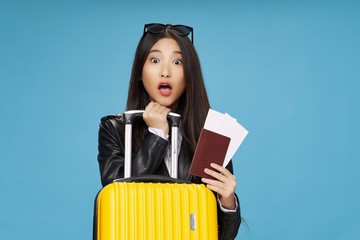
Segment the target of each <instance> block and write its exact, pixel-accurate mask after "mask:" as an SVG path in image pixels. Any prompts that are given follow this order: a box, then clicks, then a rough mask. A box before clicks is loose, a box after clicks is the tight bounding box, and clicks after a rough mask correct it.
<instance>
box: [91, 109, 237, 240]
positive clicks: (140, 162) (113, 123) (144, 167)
mask: <svg viewBox="0 0 360 240" xmlns="http://www.w3.org/2000/svg"><path fill="white" fill-rule="evenodd" d="M123 129H124V123H123V120H122V117H121V116H117V115H110V116H106V117H103V118H102V119H101V123H100V128H99V154H98V161H99V167H100V174H101V182H102V185H103V186H105V185H107V184H109V183H112V182H113V180H114V179H117V178H123V177H124V144H123V138H122V136H121V135H120V132H121V131H123ZM167 146H168V141H166V140H165V139H163V138H161V137H159V136H157V135H155V134H152V133H150V132H148V133H147V135H146V137H145V139H144V141H143V143H142V144H141V146H140V148H139V150H138V151H137V153H136V154H133V157H132V167H131V169H132V170H131V175H132V176H139V175H143V174H155V175H166V176H169V172H168V170H167V167H166V165H165V162H164V160H163V159H164V155H165V153H166V148H167ZM184 148H185V144H182V146H181V149H180V153H179V158H178V161H179V167H178V170H179V172H178V178H179V179H183V180H188V181H191V182H193V183H201V180H200V178H199V177H196V176H192V175H190V174H189V168H190V164H191V159H192V158H191V157H190V156H189V155H188V154H187V151H186V149H184ZM227 168H228V169H229V170H230V171H231V172H233V169H232V163H231V162H230V163H229V165H228V166H227ZM236 199H238V198H236ZM237 201H238V200H237ZM240 223H241V216H240V204H239V202H238V208H237V210H236V212H234V213H225V212H223V211H221V209H220V207H219V206H218V225H219V239H224V240H229V239H234V238H235V237H236V235H237V232H238V229H239V226H240Z"/></svg>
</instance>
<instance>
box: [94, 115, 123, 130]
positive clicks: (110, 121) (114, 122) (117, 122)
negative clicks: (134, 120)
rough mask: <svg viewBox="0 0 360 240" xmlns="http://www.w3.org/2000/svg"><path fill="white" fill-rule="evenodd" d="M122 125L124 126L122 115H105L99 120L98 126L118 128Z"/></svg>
mask: <svg viewBox="0 0 360 240" xmlns="http://www.w3.org/2000/svg"><path fill="white" fill-rule="evenodd" d="M123 124H124V117H123V115H122V114H112V115H106V116H103V117H102V118H101V119H100V125H101V126H103V127H105V126H107V127H109V126H113V127H114V128H118V127H120V126H121V125H123Z"/></svg>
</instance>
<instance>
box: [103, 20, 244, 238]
mask: <svg viewBox="0 0 360 240" xmlns="http://www.w3.org/2000/svg"><path fill="white" fill-rule="evenodd" d="M190 34H191V40H190V39H189V38H188V36H189V35H190ZM192 42H193V29H192V28H191V27H188V26H184V25H170V24H157V23H152V24H146V25H145V27H144V33H143V36H142V37H141V39H140V42H139V44H138V47H137V49H136V53H135V59H134V63H133V69H132V74H131V79H130V85H129V92H128V99H127V106H126V109H127V110H136V109H145V112H144V114H143V118H142V119H138V120H136V121H135V122H134V124H133V144H132V146H133V153H132V155H133V157H132V167H131V169H132V173H131V174H132V176H137V175H142V174H158V175H167V176H169V171H168V169H169V167H168V166H170V157H169V154H168V153H169V141H168V139H169V136H168V135H169V134H170V133H169V125H168V121H167V118H166V117H167V114H168V113H169V112H170V111H172V112H176V113H179V114H180V115H181V122H180V130H179V140H180V142H179V146H180V151H179V157H178V159H179V167H178V170H179V173H178V177H179V179H185V180H189V181H191V182H193V183H204V184H205V185H206V186H207V187H208V188H209V189H210V190H212V191H213V192H215V193H216V195H217V202H218V225H219V239H234V238H235V237H236V235H237V232H238V229H239V226H240V223H241V217H240V205H239V201H238V198H237V196H236V194H235V186H236V179H235V176H234V175H233V169H232V163H231V162H230V163H229V164H228V166H227V167H226V168H224V167H222V166H219V165H216V164H212V167H213V168H214V169H215V170H216V171H214V170H211V169H205V172H206V173H207V174H208V175H210V176H212V177H214V178H215V180H211V179H206V178H199V177H196V176H192V175H190V174H189V168H190V164H191V160H192V156H193V154H194V151H195V147H196V144H197V141H198V138H199V135H200V131H201V129H202V127H203V125H204V122H205V118H206V115H207V112H208V110H209V108H210V106H209V101H208V97H207V93H206V90H205V86H204V81H203V76H202V72H201V68H200V62H199V58H198V55H197V53H196V50H195V48H194V45H193V43H192ZM123 139H124V122H123V119H122V118H121V116H107V117H104V118H102V119H101V123H100V129H99V154H98V161H99V166H100V173H101V181H102V184H103V186H105V185H107V184H109V183H111V182H113V180H114V179H117V178H122V177H124V143H123Z"/></svg>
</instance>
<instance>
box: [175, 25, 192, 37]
mask: <svg viewBox="0 0 360 240" xmlns="http://www.w3.org/2000/svg"><path fill="white" fill-rule="evenodd" d="M173 29H174V30H175V31H176V32H178V34H179V35H181V36H187V35H189V34H190V32H191V29H190V28H189V27H188V26H184V25H175V26H173Z"/></svg>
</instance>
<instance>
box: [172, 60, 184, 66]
mask: <svg viewBox="0 0 360 240" xmlns="http://www.w3.org/2000/svg"><path fill="white" fill-rule="evenodd" d="M173 64H175V65H181V64H182V61H181V60H175V61H173Z"/></svg>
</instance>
